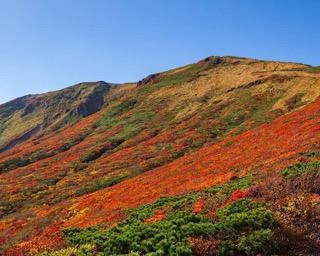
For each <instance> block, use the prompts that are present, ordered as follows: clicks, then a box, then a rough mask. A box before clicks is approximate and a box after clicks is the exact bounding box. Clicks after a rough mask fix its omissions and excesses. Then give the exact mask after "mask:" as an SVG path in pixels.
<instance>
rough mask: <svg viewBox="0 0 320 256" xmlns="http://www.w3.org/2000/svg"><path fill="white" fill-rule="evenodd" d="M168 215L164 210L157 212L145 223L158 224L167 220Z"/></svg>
mask: <svg viewBox="0 0 320 256" xmlns="http://www.w3.org/2000/svg"><path fill="white" fill-rule="evenodd" d="M165 216H166V214H165V212H164V211H163V210H155V211H154V215H153V216H152V217H150V218H148V219H146V220H145V221H144V222H145V223H151V222H157V221H161V220H163V219H164V218H165Z"/></svg>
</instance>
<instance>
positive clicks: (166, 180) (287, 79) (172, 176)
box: [0, 58, 319, 249]
mask: <svg viewBox="0 0 320 256" xmlns="http://www.w3.org/2000/svg"><path fill="white" fill-rule="evenodd" d="M297 66H298V67H299V65H296V64H289V63H272V62H257V61H253V60H246V59H234V58H226V59H224V60H223V62H222V63H219V64H218V65H217V63H216V61H215V60H214V61H212V59H211V60H208V61H205V62H202V63H199V64H196V65H191V66H187V67H184V68H182V69H177V70H173V71H169V72H166V73H163V74H161V75H160V76H159V77H158V78H157V79H158V80H156V81H152V82H150V83H149V84H146V85H143V86H140V87H138V88H134V86H132V85H127V86H122V87H119V88H116V89H114V91H113V92H112V93H110V96H109V97H110V99H109V100H110V104H109V106H108V107H107V108H106V109H104V110H103V111H101V112H99V113H97V114H95V115H93V116H90V117H89V118H87V119H84V120H83V121H80V122H79V123H77V124H75V126H73V127H70V128H67V129H65V130H63V131H61V133H58V134H49V135H47V136H45V137H43V138H41V139H40V140H37V141H31V142H28V143H26V144H25V145H21V146H20V147H17V148H15V149H13V150H11V151H9V152H7V153H4V154H2V156H1V159H2V160H1V162H6V161H8V160H9V159H12V158H13V157H14V158H21V157H25V158H30V155H32V154H34V152H39V151H40V150H42V151H43V150H44V151H45V152H49V153H50V154H49V156H50V157H47V158H46V157H44V158H43V159H39V161H36V162H35V163H32V164H28V165H26V166H25V167H22V168H17V169H15V170H11V171H10V172H5V173H4V174H2V175H1V176H0V185H1V186H3V187H4V190H3V191H5V193H2V194H1V200H2V202H8V203H2V204H1V205H2V208H1V210H2V214H3V216H4V218H3V220H2V221H1V222H0V223H1V224H0V228H1V229H2V233H1V234H3V237H5V238H8V239H10V241H11V242H12V243H13V244H15V243H19V241H20V240H25V239H28V236H29V235H31V237H32V236H34V235H35V234H37V233H38V232H39V231H40V233H41V230H43V229H44V230H45V232H44V234H47V235H48V233H51V232H48V230H49V231H50V230H51V229H52V228H54V227H55V225H58V226H59V225H61V223H60V222H59V221H60V220H61V216H68V217H67V219H66V220H67V222H65V223H64V224H63V226H70V225H72V226H88V225H93V224H96V223H99V222H114V221H115V220H118V219H119V218H120V219H121V218H123V216H124V210H125V209H126V208H132V207H136V206H138V205H141V204H144V203H148V202H152V201H154V200H156V199H157V198H159V197H160V196H164V195H174V194H181V193H186V192H188V191H190V190H192V189H197V190H198V189H202V188H205V187H208V186H212V185H214V184H216V183H224V182H226V181H227V180H228V179H229V178H230V177H232V176H234V175H242V174H243V173H245V172H246V171H247V170H248V169H256V168H261V169H268V168H269V169H271V168H276V167H277V168H279V167H280V166H281V167H283V166H285V165H286V164H287V163H289V162H291V161H294V159H295V157H296V154H297V153H298V152H300V151H303V150H305V149H308V147H310V146H311V145H312V143H313V142H317V140H318V139H319V138H318V137H316V136H314V137H313V133H315V134H317V133H316V132H317V130H316V128H317V126H316V122H317V120H318V114H317V112H316V109H317V107H319V106H318V103H314V104H313V105H310V107H309V108H307V109H305V110H304V111H305V113H306V116H307V117H313V119H311V120H309V119H308V118H307V120H304V119H303V118H304V116H302V115H301V112H297V113H298V114H297V113H296V114H294V113H293V114H292V115H291V118H292V119H290V118H289V117H283V118H282V119H281V118H280V119H277V121H276V122H275V123H271V124H267V125H265V126H262V127H259V128H258V129H257V130H253V131H251V132H247V133H243V134H242V135H240V136H238V137H235V139H230V137H232V136H234V135H236V134H241V133H242V132H244V131H246V130H250V129H252V128H254V127H257V126H258V125H259V124H261V123H264V122H269V121H271V120H272V119H274V118H276V117H277V116H280V115H283V114H285V113H287V112H288V111H292V110H294V109H295V108H298V107H301V106H303V105H305V104H306V103H308V102H311V101H313V100H314V99H315V98H316V97H317V96H318V95H319V89H318V88H319V87H318V86H319V78H318V76H317V74H308V73H305V72H302V71H288V70H290V69H296V68H297ZM306 85H307V86H306ZM308 111H309V113H308ZM288 118H289V119H288ZM301 122H304V123H303V124H300V123H301ZM290 129H291V130H290ZM270 130H271V131H274V133H277V134H278V136H277V137H276V138H273V137H272V136H271V135H270V134H272V133H271V132H270ZM290 131H292V132H294V133H296V132H297V135H296V138H295V140H293V133H291V132H290ZM79 135H81V136H80V137H81V138H82V139H81V140H80V141H78V140H76V139H75V138H77V137H78V136H79ZM280 136H282V140H281V141H283V142H284V143H283V144H279V137H280ZM66 137H67V138H70V139H69V142H68V145H69V146H70V149H69V148H68V147H69V146H68V147H67V151H64V152H63V153H59V151H56V148H60V147H61V146H64V147H65V146H66V145H65V144H64V143H63V142H62V140H61V139H62V138H66ZM305 139H306V140H307V142H305V141H304V140H305ZM218 141H222V142H220V143H217V142H218ZM266 141H268V142H270V143H269V144H268V146H266ZM252 142H254V143H256V144H253V143H252ZM212 144H214V145H213V146H211V145H212ZM203 146H205V147H204V148H203V149H202V150H200V151H198V153H195V154H190V153H191V152H192V151H197V150H198V149H199V148H201V147H203ZM243 148H246V149H247V150H246V151H244V150H243ZM183 155H186V156H185V157H182V156H183ZM181 157H182V158H181ZM177 158H179V160H177V161H174V160H175V159H177ZM209 159H210V161H209ZM172 161H174V162H172ZM170 162H172V163H171V164H167V163H170ZM160 166H163V167H160ZM156 167H160V168H159V169H157V170H155V171H151V172H148V173H145V174H142V175H139V174H140V173H142V172H145V171H148V170H152V169H154V168H156ZM136 175H139V176H138V177H136V178H132V177H134V176H136ZM16 177H19V183H17V182H16V181H17V178H16ZM155 177H157V178H155ZM129 178H132V179H129ZM125 179H129V180H128V181H124V182H122V183H120V184H119V185H115V184H116V183H118V182H120V181H123V180H125ZM109 186H111V188H110V189H106V190H105V191H104V190H103V191H101V192H97V193H94V194H91V195H89V196H83V197H79V198H78V199H74V200H72V201H71V198H72V197H74V196H81V195H82V194H84V193H91V192H94V191H95V190H100V189H102V188H103V187H109ZM22 188H23V189H22ZM128 191H130V193H129V194H128ZM122 193H124V194H122ZM120 198H121V201H119V199H120ZM105 202H108V203H105ZM27 220H28V221H27ZM17 223H20V224H19V225H17ZM23 223H27V224H23ZM57 223H58V224H57ZM59 223H60V224H59ZM36 227H37V228H36ZM46 227H47V228H46ZM45 228H46V229H45ZM46 230H47V232H48V233H46ZM8 232H9V233H8ZM6 234H10V235H6ZM0 237H1V235H0ZM5 240H6V239H5ZM52 241H53V242H52V244H51V246H52V245H57V244H59V243H55V242H54V241H55V240H54V239H52ZM59 241H60V240H59ZM24 246H25V247H26V248H29V249H30V246H31V245H30V243H28V244H26V245H24ZM34 246H35V247H37V246H39V247H40V249H41V248H42V249H45V245H43V246H44V248H43V247H41V241H39V240H37V239H36V242H35V245H34ZM49 247H50V246H49ZM33 249H34V248H33Z"/></svg>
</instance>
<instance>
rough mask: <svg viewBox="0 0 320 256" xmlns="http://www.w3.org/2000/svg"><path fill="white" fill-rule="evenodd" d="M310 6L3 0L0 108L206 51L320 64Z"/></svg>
mask: <svg viewBox="0 0 320 256" xmlns="http://www.w3.org/2000/svg"><path fill="white" fill-rule="evenodd" d="M319 13H320V1H316V0H303V1H302V0H290V1H289V0H264V1H263V0H261V1H257V0H0V89H1V93H0V103H3V102H5V101H8V100H10V99H13V98H15V97H18V96H22V95H25V94H29V93H40V92H46V91H50V90H55V89H59V88H64V87H67V86H69V85H72V84H75V83H77V82H82V81H97V80H105V81H109V82H126V81H137V80H139V79H141V78H143V77H144V76H146V75H148V74H150V73H154V72H159V71H162V70H167V69H169V68H173V67H176V66H180V65H184V64H188V63H192V62H195V61H197V60H199V59H202V58H204V57H206V56H209V55H235V56H243V57H254V58H259V59H268V60H283V61H294V62H303V63H307V64H312V65H320V50H319V45H320V33H319V27H320V19H319Z"/></svg>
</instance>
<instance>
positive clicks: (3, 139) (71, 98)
mask: <svg viewBox="0 0 320 256" xmlns="http://www.w3.org/2000/svg"><path fill="white" fill-rule="evenodd" d="M110 87H111V85H110V84H107V83H105V82H97V83H81V84H77V85H74V86H72V87H69V88H66V89H64V90H60V91H56V92H50V93H46V94H41V95H28V96H25V97H21V98H18V99H15V100H13V101H10V102H8V103H6V104H2V105H0V151H5V150H7V149H10V148H12V147H13V146H15V145H17V144H19V143H22V142H23V141H26V140H28V139H29V138H32V137H35V136H36V135H40V134H43V133H44V132H45V131H47V130H50V131H55V130H57V129H59V128H62V127H64V126H66V125H68V124H71V123H73V122H75V121H76V120H78V119H79V118H81V117H86V116H88V115H90V114H93V113H95V112H97V111H98V110H100V109H101V107H102V106H103V105H104V96H105V94H106V92H107V91H108V90H110Z"/></svg>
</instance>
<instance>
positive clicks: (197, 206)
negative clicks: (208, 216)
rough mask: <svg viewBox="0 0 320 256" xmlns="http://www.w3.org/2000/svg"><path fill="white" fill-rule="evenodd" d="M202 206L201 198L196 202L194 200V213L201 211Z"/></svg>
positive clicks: (203, 202) (203, 203)
mask: <svg viewBox="0 0 320 256" xmlns="http://www.w3.org/2000/svg"><path fill="white" fill-rule="evenodd" d="M204 207H205V201H204V200H203V199H200V200H198V201H197V202H195V204H194V206H193V213H195V214H199V213H201V212H202V211H203V209H204Z"/></svg>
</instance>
